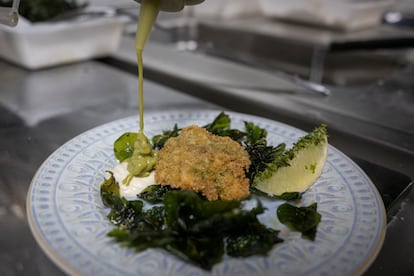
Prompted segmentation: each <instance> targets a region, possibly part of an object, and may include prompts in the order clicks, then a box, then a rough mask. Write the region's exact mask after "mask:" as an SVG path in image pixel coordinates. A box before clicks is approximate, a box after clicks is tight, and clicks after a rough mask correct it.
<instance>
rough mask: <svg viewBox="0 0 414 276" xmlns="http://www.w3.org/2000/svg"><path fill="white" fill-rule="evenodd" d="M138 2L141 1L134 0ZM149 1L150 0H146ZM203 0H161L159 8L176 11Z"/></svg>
mask: <svg viewBox="0 0 414 276" xmlns="http://www.w3.org/2000/svg"><path fill="white" fill-rule="evenodd" d="M135 1H136V2H138V3H141V1H142V0H135ZM146 1H151V0H146ZM203 1H204V0H161V5H160V10H161V11H167V12H178V11H180V10H182V9H183V8H184V6H187V5H196V4H199V3H201V2H203Z"/></svg>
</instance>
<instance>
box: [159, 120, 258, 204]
mask: <svg viewBox="0 0 414 276" xmlns="http://www.w3.org/2000/svg"><path fill="white" fill-rule="evenodd" d="M249 166H250V158H249V154H248V153H247V151H246V150H245V149H244V148H243V147H242V146H241V145H240V144H239V143H237V142H235V141H233V140H232V139H231V138H229V137H220V136H217V135H213V134H211V133H209V132H208V131H207V130H205V129H204V128H201V127H198V126H189V127H187V128H185V129H183V130H182V131H181V133H180V135H179V136H178V137H175V138H170V139H169V140H168V141H167V143H166V144H165V145H164V147H163V148H162V149H161V150H160V151H159V153H158V160H157V163H156V165H155V181H156V182H157V183H159V184H161V185H170V186H172V187H174V188H180V189H184V190H193V191H196V192H201V193H202V194H203V195H204V196H205V197H206V198H207V199H209V200H216V199H222V200H240V199H243V198H244V197H246V196H248V195H249V193H250V192H249V179H248V178H246V171H247V170H248V169H249Z"/></svg>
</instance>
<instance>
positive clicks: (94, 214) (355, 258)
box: [27, 110, 386, 276]
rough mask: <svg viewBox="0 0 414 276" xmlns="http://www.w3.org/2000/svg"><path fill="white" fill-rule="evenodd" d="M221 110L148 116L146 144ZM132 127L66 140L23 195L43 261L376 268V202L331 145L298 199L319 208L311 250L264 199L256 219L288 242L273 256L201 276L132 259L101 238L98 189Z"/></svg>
mask: <svg viewBox="0 0 414 276" xmlns="http://www.w3.org/2000/svg"><path fill="white" fill-rule="evenodd" d="M218 113H219V112H218V111H175V110H172V111H165V112H157V113H148V114H146V116H145V132H146V134H147V135H148V136H149V137H152V136H153V135H155V134H158V133H160V132H161V131H162V130H168V129H171V128H172V127H173V126H174V124H175V123H177V124H178V126H179V127H185V126H188V125H190V124H197V125H205V124H207V123H209V122H211V121H212V120H213V119H214V118H215V117H216V116H217V115H218ZM227 113H228V114H229V115H230V116H231V119H232V126H233V127H237V128H240V129H243V126H244V121H252V122H254V123H256V124H258V125H260V126H261V127H264V128H266V129H267V131H268V140H269V141H270V142H271V143H273V144H279V143H281V142H285V143H287V145H291V144H292V143H293V142H294V141H296V140H297V139H298V138H299V137H300V136H302V135H304V134H305V133H304V132H303V131H301V130H298V129H296V128H293V127H290V126H288V125H285V124H282V123H279V122H276V121H272V120H268V119H264V118H260V117H256V116H250V115H245V114H240V113H234V112H227ZM138 125H139V122H138V118H137V116H136V117H129V118H125V119H121V120H118V121H114V122H111V123H108V124H104V125H102V126H99V127H97V128H94V129H92V130H89V131H87V132H85V133H83V134H81V135H79V136H77V137H75V138H74V139H72V140H70V141H68V142H67V143H65V144H64V145H63V146H61V147H60V148H59V149H57V150H56V151H55V152H54V153H53V154H52V155H51V156H50V157H49V158H47V160H46V161H45V162H44V163H43V164H42V165H41V167H40V168H39V170H38V171H37V173H36V175H35V176H34V178H33V180H32V183H31V186H30V189H29V192H28V196H27V213H28V220H29V224H30V227H31V230H32V232H33V234H34V236H35V238H36V240H37V241H38V243H39V244H40V246H41V247H42V248H43V250H44V251H45V252H46V254H47V255H48V256H49V257H50V258H51V259H52V260H53V261H54V262H55V263H56V264H57V265H58V266H59V267H60V268H62V270H63V271H65V272H67V273H69V274H82V275H151V276H153V275H332V274H335V275H350V274H359V273H362V272H363V271H365V269H366V268H367V267H368V266H369V265H370V264H371V263H372V261H373V260H374V259H375V257H376V255H377V253H378V252H379V250H380V248H381V246H382V243H383V240H384V236H385V228H386V216H385V210H384V206H383V203H382V200H381V198H380V196H379V194H378V191H377V190H376V188H375V186H374V184H373V183H372V182H371V181H370V179H369V178H368V177H367V176H366V175H365V173H364V172H363V171H362V170H361V169H360V168H359V167H358V166H357V165H356V164H355V163H354V162H353V161H352V160H350V159H349V158H348V157H347V156H345V155H344V154H343V153H341V152H340V151H338V150H337V149H335V148H334V147H332V146H329V149H328V159H327V162H326V165H325V168H324V171H323V173H322V175H321V177H320V178H319V179H318V180H317V182H316V183H315V184H314V185H313V186H312V187H311V188H310V189H309V190H308V191H307V192H306V193H305V194H304V196H303V199H302V201H303V204H304V205H307V204H310V203H313V202H317V203H318V211H319V212H320V213H321V214H322V220H321V223H320V225H319V227H318V231H317V236H316V240H315V241H313V242H312V241H308V240H305V239H302V238H301V237H300V234H299V233H296V232H291V231H289V230H288V229H286V228H285V227H284V226H283V225H281V224H280V223H279V222H278V221H277V218H276V215H275V210H276V208H277V206H278V204H280V203H281V202H277V201H276V202H271V201H266V200H264V204H265V206H266V207H267V212H266V213H265V214H264V215H262V216H261V218H260V219H261V220H262V221H263V222H264V223H266V224H267V225H269V226H273V227H275V228H277V229H280V231H281V232H280V236H281V237H282V238H283V239H284V240H285V241H284V242H283V243H281V244H278V245H276V246H275V248H274V249H273V250H272V251H271V253H270V254H269V256H266V257H263V256H254V257H249V258H244V259H236V258H225V259H224V260H223V262H221V263H220V264H218V265H216V266H215V267H214V268H213V270H212V271H210V272H207V271H204V270H201V269H199V268H198V267H195V266H193V265H191V264H188V263H185V262H183V261H182V260H180V259H178V258H176V257H174V256H172V255H170V254H168V253H166V252H165V251H163V250H160V249H150V250H146V251H144V252H142V253H136V252H134V251H133V250H132V249H128V248H124V247H121V246H120V245H118V244H115V243H113V241H112V240H111V239H110V238H108V237H107V236H106V234H107V232H108V231H109V230H110V229H111V228H112V225H111V224H110V222H109V221H108V220H107V218H106V215H107V213H108V210H107V209H106V208H105V207H104V206H103V204H102V202H101V198H100V193H99V188H100V184H101V183H102V181H103V179H104V177H107V175H106V173H105V171H106V170H110V169H112V168H113V167H114V166H115V165H116V163H117V161H116V159H115V157H114V155H113V149H112V147H113V142H114V141H115V139H116V138H118V137H119V136H120V135H121V134H122V133H124V132H126V131H136V130H137V129H138Z"/></svg>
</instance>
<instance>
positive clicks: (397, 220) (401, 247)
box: [0, 38, 414, 275]
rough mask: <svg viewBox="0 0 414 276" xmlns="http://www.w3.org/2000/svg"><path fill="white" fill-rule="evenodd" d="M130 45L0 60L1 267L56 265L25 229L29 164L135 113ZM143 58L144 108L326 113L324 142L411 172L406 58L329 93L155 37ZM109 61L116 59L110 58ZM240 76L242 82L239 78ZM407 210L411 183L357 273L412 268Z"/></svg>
mask: <svg viewBox="0 0 414 276" xmlns="http://www.w3.org/2000/svg"><path fill="white" fill-rule="evenodd" d="M130 47H133V43H131V39H129V38H125V39H124V40H123V44H122V48H121V51H120V52H119V54H118V55H115V56H114V57H113V58H112V59H110V60H108V59H105V60H100V61H86V62H82V63H76V64H68V65H64V66H59V67H54V68H50V69H44V70H39V71H27V70H24V69H21V68H19V67H16V66H13V65H11V64H8V63H5V62H2V61H0V110H1V117H0V132H1V133H0V162H1V166H0V187H1V189H2V191H3V193H0V221H1V223H0V233H1V235H0V273H1V274H2V275H59V274H62V272H61V271H60V270H59V269H58V268H57V267H56V266H55V265H54V264H53V263H52V262H51V261H49V259H48V258H47V257H45V255H44V254H43V253H42V251H41V250H40V248H39V247H38V245H37V244H36V242H35V240H34V238H33V236H32V235H31V233H30V231H29V228H28V224H27V221H26V217H25V200H26V192H27V189H28V187H29V184H30V180H31V177H32V176H33V174H34V173H35V171H36V169H37V168H38V167H39V166H40V164H41V163H42V162H43V161H44V160H45V159H46V158H47V156H48V155H49V154H51V153H52V152H53V151H54V150H55V149H57V148H58V147H59V146H60V145H62V144H63V143H64V142H66V141H68V140H69V139H71V138H72V137H74V136H75V135H77V134H80V133H82V132H83V131H85V130H88V129H90V128H92V127H94V126H97V125H100V124H102V123H105V122H109V121H112V120H114V119H118V118H122V117H126V116H129V115H134V114H137V110H138V107H137V101H138V100H137V92H136V87H137V79H136V77H135V75H134V74H133V73H131V70H133V69H131V68H133V67H131V66H132V64H133V62H134V60H135V57H132V55H133V52H131V49H130ZM145 60H146V61H145V62H146V66H147V68H148V70H147V71H148V77H149V78H150V79H152V80H155V81H157V83H155V82H151V81H146V83H145V88H146V94H145V108H146V110H147V111H149V110H165V109H169V108H174V109H177V108H180V109H186V108H188V109H194V108H199V109H204V108H206V109H211V108H214V109H220V110H235V111H241V112H247V113H251V114H256V115H261V116H265V117H269V118H273V119H276V120H280V121H284V122H286V123H289V124H292V125H295V126H297V127H300V128H303V129H308V128H310V127H311V126H312V125H315V124H317V123H320V122H327V123H328V124H329V125H330V126H332V134H331V135H332V137H331V138H332V139H331V143H332V144H333V145H334V146H336V147H338V148H339V149H341V150H342V151H344V152H345V153H347V154H349V155H352V156H356V157H360V158H364V159H366V160H368V161H370V162H374V163H377V164H379V165H382V166H385V167H388V168H390V169H393V170H396V171H399V172H401V173H404V174H407V175H409V176H410V177H411V178H414V155H413V149H414V144H413V143H414V140H413V139H412V138H413V137H414V136H413V129H414V128H413V125H414V119H413V118H414V116H412V115H413V114H412V113H413V112H414V109H413V108H412V107H413V105H412V104H413V102H414V100H413V95H414V84H413V82H412V76H413V73H414V69H413V68H407V69H406V70H404V71H402V72H400V73H399V74H397V75H396V76H393V77H392V78H391V79H390V80H389V82H385V83H383V84H381V85H378V86H367V87H360V88H358V89H354V90H352V89H338V90H334V91H333V92H334V93H333V96H332V97H331V96H329V97H325V98H324V97H320V96H316V95H313V94H309V93H308V92H306V91H304V90H303V89H302V88H300V87H298V86H296V85H294V84H292V83H289V82H287V81H285V80H283V79H279V78H275V77H274V76H273V75H269V74H267V73H265V72H263V71H258V70H254V69H252V68H244V67H241V66H239V65H236V64H233V63H228V62H223V61H220V60H216V59H212V58H209V57H205V56H198V55H193V54H189V53H179V52H174V53H171V52H170V50H168V49H165V48H164V47H162V46H159V45H152V46H149V47H148V51H147V52H146V58H145ZM116 61H117V62H121V63H122V64H121V65H114V62H116ZM177 64H180V66H179V67H177ZM258 78H259V79H260V82H257V80H258ZM242 80H244V83H243V81H242ZM171 81H173V82H171ZM229 81H230V82H231V83H228V82H229ZM211 83H213V85H211ZM240 83H242V84H245V85H247V88H242V87H240ZM161 84H169V85H171V86H172V88H167V87H165V86H162V85H161ZM249 85H250V86H249ZM258 86H261V87H263V86H265V87H266V88H269V89H270V90H271V89H274V88H275V87H277V88H278V89H277V90H278V91H276V92H274V93H269V92H268V91H260V89H256V88H257V87H258ZM252 90H254V93H253V92H252ZM265 90H266V89H265ZM292 90H294V93H292ZM391 101H394V102H391ZM367 106H368V107H369V108H370V109H369V110H368V109H367ZM336 107H338V108H339V107H340V108H341V109H339V111H341V112H337V111H338V109H337V108H336ZM397 107H401V108H397ZM353 108H354V109H353ZM354 111H355V112H354ZM391 114H392V115H391ZM350 115H353V116H350ZM380 120H381V121H380ZM396 123H398V125H395V124H396ZM343 128H346V129H345V130H346V131H344V129H343ZM349 130H352V131H349ZM355 131H357V133H355ZM4 191H5V192H4ZM413 212H414V191H411V192H410V194H409V195H408V199H405V200H404V201H403V204H402V209H401V210H400V211H399V213H398V214H397V215H395V217H394V219H392V220H391V222H390V223H389V224H388V228H387V236H386V239H385V243H384V246H383V248H382V250H381V252H380V254H379V256H378V258H377V259H376V261H375V262H374V264H373V265H372V267H371V268H370V269H369V270H368V271H367V272H366V275H393V274H397V275H412V274H413V272H414V253H413V251H412V248H413V246H414V237H413V235H412V232H413V230H414V216H412V213H413Z"/></svg>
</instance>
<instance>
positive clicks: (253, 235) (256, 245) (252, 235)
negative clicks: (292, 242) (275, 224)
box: [226, 222, 283, 257]
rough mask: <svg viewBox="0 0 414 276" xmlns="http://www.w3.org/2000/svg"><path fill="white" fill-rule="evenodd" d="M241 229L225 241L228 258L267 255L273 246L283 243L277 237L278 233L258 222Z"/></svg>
mask: <svg viewBox="0 0 414 276" xmlns="http://www.w3.org/2000/svg"><path fill="white" fill-rule="evenodd" d="M242 229H243V231H242V232H240V233H238V234H237V235H231V236H229V238H228V239H227V247H226V251H227V254H228V255H229V256H233V257H248V256H252V255H267V253H268V252H269V251H270V250H271V249H272V248H273V246H274V245H275V244H277V243H279V242H283V240H282V239H280V238H279V237H278V234H279V231H276V230H274V229H271V228H268V227H265V226H264V225H263V224H260V223H258V222H255V223H252V224H250V225H249V226H248V227H246V228H242Z"/></svg>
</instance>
